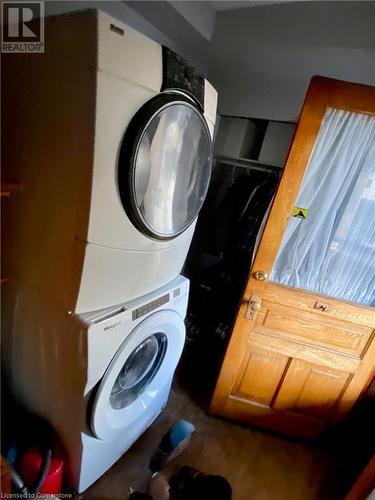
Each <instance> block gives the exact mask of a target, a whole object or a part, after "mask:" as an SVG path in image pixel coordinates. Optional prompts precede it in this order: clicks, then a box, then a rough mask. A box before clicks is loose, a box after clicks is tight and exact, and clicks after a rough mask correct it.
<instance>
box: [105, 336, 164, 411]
mask: <svg viewBox="0 0 375 500" xmlns="http://www.w3.org/2000/svg"><path fill="white" fill-rule="evenodd" d="M166 348H167V337H166V335H165V334H163V333H156V334H154V335H151V336H150V337H148V338H147V339H145V340H144V341H143V342H142V343H141V344H139V345H138V346H137V347H136V348H135V349H134V350H133V352H132V353H131V354H130V356H129V357H128V359H127V360H126V362H125V363H124V365H123V367H122V368H121V370H120V373H119V374H118V376H117V378H116V381H115V383H114V385H113V387H112V391H111V395H110V403H111V406H112V407H113V408H115V409H121V408H125V407H126V406H129V405H130V404H131V403H133V401H135V400H136V399H137V398H138V396H139V395H140V394H142V392H143V391H144V390H145V389H146V387H147V386H148V384H149V383H150V382H151V380H152V379H153V378H154V376H155V375H156V373H157V371H158V369H159V367H160V364H161V363H162V361H163V358H164V355H165V351H166Z"/></svg>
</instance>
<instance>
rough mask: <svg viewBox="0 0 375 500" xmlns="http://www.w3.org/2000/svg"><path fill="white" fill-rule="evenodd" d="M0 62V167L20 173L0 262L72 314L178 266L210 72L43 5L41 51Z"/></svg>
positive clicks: (193, 199) (95, 16)
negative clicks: (0, 157)
mask: <svg viewBox="0 0 375 500" xmlns="http://www.w3.org/2000/svg"><path fill="white" fill-rule="evenodd" d="M3 64H4V67H5V69H6V71H4V76H5V81H4V84H3V92H4V93H5V94H6V96H7V99H6V102H5V104H4V116H5V120H4V127H3V133H4V136H3V143H7V144H8V145H9V146H8V147H7V148H6V151H5V155H6V158H5V160H4V162H3V164H4V165H5V167H6V168H5V171H4V178H5V179H6V180H7V181H17V182H22V184H23V185H24V189H23V190H22V191H20V192H19V193H18V196H17V201H16V203H14V205H12V206H11V207H10V208H9V228H10V231H12V234H11V235H10V238H9V240H10V241H9V245H6V248H7V249H9V252H7V255H6V259H5V260H6V267H7V269H11V270H12V272H13V273H15V274H18V275H19V276H20V279H21V280H24V281H25V282H27V283H29V284H30V286H32V287H33V288H34V289H35V290H37V291H38V292H40V293H42V294H43V295H44V296H45V297H48V300H51V301H53V302H54V303H56V304H59V305H62V306H63V307H64V308H65V309H68V310H70V311H72V312H75V313H82V312H87V311H91V310H96V309H98V308H103V307H107V306H112V305H113V304H118V303H121V302H123V301H127V300H131V299H133V298H135V297H140V296H142V295H144V294H146V293H149V292H151V291H152V290H155V289H157V288H159V287H161V286H163V285H165V284H166V283H168V282H169V281H171V280H172V279H173V278H175V277H176V276H177V275H178V274H179V272H180V271H181V269H182V266H183V264H184V260H185V258H186V255H187V252H188V249H189V245H190V242H191V238H192V235H193V232H194V227H195V222H196V218H197V216H198V213H199V210H200V208H201V206H202V203H203V201H204V198H205V195H206V192H207V189H208V184H209V180H210V173H211V159H212V144H211V138H212V134H213V129H214V123H215V116H216V105H217V93H216V91H215V90H214V88H213V87H212V86H211V85H210V83H209V82H208V81H207V80H206V79H205V78H204V77H203V76H202V75H201V74H200V73H199V72H198V71H197V70H195V69H194V68H193V67H192V66H190V65H189V64H187V63H186V62H185V61H184V60H183V59H181V58H180V57H179V56H178V55H176V54H175V53H173V52H172V51H171V50H169V49H167V48H166V47H162V46H160V45H158V44H157V43H155V42H153V41H152V40H150V39H148V38H147V37H145V36H143V35H141V34H140V33H138V32H136V31H134V30H133V29H131V28H129V27H128V26H127V25H125V24H123V23H121V22H119V21H117V20H115V19H113V18H111V17H109V16H108V15H106V14H104V13H102V12H98V11H95V10H93V11H81V12H74V13H69V14H66V15H60V16H55V17H51V18H47V19H46V23H45V53H44V54H38V55H33V56H32V57H30V55H29V54H26V55H22V54H11V55H10V56H8V55H5V57H4V62H3ZM19 81H22V89H23V90H22V91H20V90H19V89H20V87H19ZM9 205H10V204H9Z"/></svg>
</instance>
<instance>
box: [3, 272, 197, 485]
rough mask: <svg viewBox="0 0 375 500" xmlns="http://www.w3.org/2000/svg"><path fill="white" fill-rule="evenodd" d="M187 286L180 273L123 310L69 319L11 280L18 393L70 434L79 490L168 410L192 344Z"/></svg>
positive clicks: (11, 358)
mask: <svg viewBox="0 0 375 500" xmlns="http://www.w3.org/2000/svg"><path fill="white" fill-rule="evenodd" d="M188 289H189V281H188V280H187V279H186V278H184V277H182V276H179V277H177V278H175V279H174V280H173V281H172V282H171V283H170V284H168V285H167V286H165V287H162V288H160V289H159V290H157V291H155V292H153V293H151V294H148V295H146V296H144V297H142V298H140V299H138V300H135V301H132V302H128V303H125V304H121V305H120V306H119V307H116V308H109V309H104V310H100V311H96V312H93V313H90V314H84V315H81V316H79V315H78V316H76V315H71V316H67V315H66V314H63V313H62V312H61V311H60V310H59V309H56V308H54V307H53V306H51V305H49V304H47V303H46V301H45V300H44V299H42V298H41V297H40V296H38V294H36V293H35V292H34V291H33V290H31V289H27V288H24V287H20V286H16V287H13V285H11V290H10V291H9V293H8V294H7V297H6V300H7V301H8V308H9V310H11V311H12V312H13V318H12V319H9V318H7V319H6V321H11V322H13V325H14V331H13V335H12V336H7V337H6V338H5V339H4V349H3V352H4V354H5V356H4V367H5V369H6V371H7V375H8V379H9V381H10V383H11V387H12V390H13V392H14V394H15V395H16V397H17V398H18V399H19V400H20V401H21V402H22V403H23V404H24V405H25V406H26V408H27V409H29V410H30V411H32V412H34V413H36V414H38V415H41V416H42V417H44V418H46V419H47V420H48V421H49V422H50V423H51V424H52V426H53V427H54V429H55V430H56V432H57V433H58V435H59V437H60V438H61V441H62V444H63V446H64V448H65V449H66V452H67V454H68V462H67V466H68V471H67V472H68V480H69V483H70V485H71V486H72V487H73V488H74V489H75V490H77V491H78V492H81V491H83V490H85V489H86V488H87V487H88V486H90V485H91V484H92V483H93V482H94V481H96V479H98V478H99V477H100V476H101V475H102V474H103V473H104V472H105V471H106V470H107V469H108V468H109V467H111V465H112V464H114V462H116V461H117V460H118V458H119V457H120V456H121V455H123V453H125V451H126V450H127V449H128V448H129V447H130V446H131V445H132V444H133V443H134V441H135V440H136V439H137V438H138V437H139V436H140V435H141V434H142V433H143V432H144V431H145V430H146V428H147V427H148V426H149V425H150V424H151V423H152V422H153V421H154V419H155V418H156V417H157V416H158V415H159V413H160V412H161V410H162V409H163V408H164V406H165V404H166V402H167V399H168V394H169V391H170V386H171V382H172V378H173V374H174V371H175V368H176V366H177V363H178V361H179V358H180V356H181V352H182V349H183V345H184V340H185V325H184V321H183V320H184V317H185V314H186V307H187V301H188ZM13 291H14V293H13ZM4 326H5V328H7V327H8V325H4Z"/></svg>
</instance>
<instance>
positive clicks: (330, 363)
mask: <svg viewBox="0 0 375 500" xmlns="http://www.w3.org/2000/svg"><path fill="white" fill-rule="evenodd" d="M247 346H248V347H250V349H262V350H264V351H267V352H273V353H275V354H282V355H283V356H287V357H290V358H295V359H301V360H303V361H306V362H308V363H312V364H317V365H319V366H326V367H327V368H333V369H335V370H342V371H346V372H349V373H355V372H356V371H357V370H358V368H359V366H360V364H361V359H360V358H359V357H357V356H351V355H343V354H338V353H336V352H333V351H329V350H328V349H321V348H319V347H316V346H314V345H312V344H306V343H305V342H295V341H292V340H288V339H282V338H279V337H276V336H272V335H265V334H263V333H259V332H256V331H253V332H252V333H251V334H249V336H248V341H247Z"/></svg>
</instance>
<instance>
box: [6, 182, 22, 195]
mask: <svg viewBox="0 0 375 500" xmlns="http://www.w3.org/2000/svg"><path fill="white" fill-rule="evenodd" d="M22 188H23V185H22V184H19V183H15V182H2V183H1V198H3V197H6V198H9V197H10V196H12V194H13V193H14V192H15V191H20V190H21V189H22Z"/></svg>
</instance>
